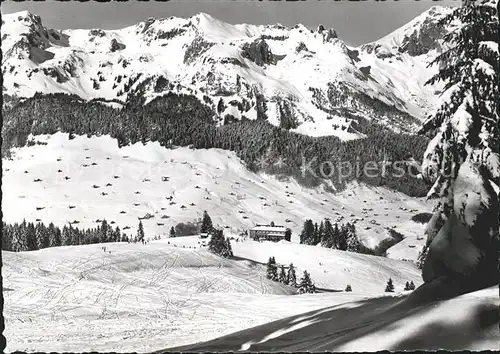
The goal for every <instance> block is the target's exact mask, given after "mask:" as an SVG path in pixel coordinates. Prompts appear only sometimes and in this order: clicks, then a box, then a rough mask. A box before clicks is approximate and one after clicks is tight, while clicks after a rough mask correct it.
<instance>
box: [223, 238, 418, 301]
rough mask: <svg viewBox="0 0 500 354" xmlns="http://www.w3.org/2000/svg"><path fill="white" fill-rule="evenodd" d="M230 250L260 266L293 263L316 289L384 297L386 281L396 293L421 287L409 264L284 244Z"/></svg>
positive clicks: (242, 245)
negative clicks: (272, 260)
mask: <svg viewBox="0 0 500 354" xmlns="http://www.w3.org/2000/svg"><path fill="white" fill-rule="evenodd" d="M232 248H233V251H234V253H235V255H237V256H239V257H243V258H247V259H252V260H255V261H258V262H261V263H266V262H267V260H268V259H269V257H275V259H276V262H277V263H278V264H279V265H281V264H283V265H285V266H288V265H289V264H290V263H293V265H294V266H295V267H296V268H297V274H298V275H300V276H302V273H303V271H304V270H307V271H308V272H309V273H310V274H311V278H312V280H313V281H314V283H315V284H316V286H317V287H318V288H323V289H334V290H344V289H345V287H346V285H347V284H349V285H351V287H352V289H353V291H354V292H356V293H361V294H371V295H374V294H378V295H383V294H384V290H385V285H386V284H387V280H388V279H389V277H390V278H392V280H393V281H394V286H395V287H396V291H402V290H403V289H404V287H405V284H406V282H407V281H413V282H414V283H415V285H416V286H419V285H420V284H421V283H422V280H421V275H420V270H418V269H417V268H416V266H415V264H414V263H412V262H404V261H399V260H394V259H388V258H384V257H377V256H369V255H365V254H358V253H352V252H345V251H339V250H332V249H327V248H323V247H320V246H308V245H300V244H296V243H290V242H286V241H283V242H280V243H274V242H263V243H260V242H256V241H246V242H235V243H234V244H232ZM368 279H369V280H368Z"/></svg>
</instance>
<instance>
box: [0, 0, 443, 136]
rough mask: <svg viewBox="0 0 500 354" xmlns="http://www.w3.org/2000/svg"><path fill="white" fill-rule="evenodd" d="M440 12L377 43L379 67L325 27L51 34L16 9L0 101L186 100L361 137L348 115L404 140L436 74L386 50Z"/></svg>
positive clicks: (231, 114)
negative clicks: (52, 97)
mask: <svg viewBox="0 0 500 354" xmlns="http://www.w3.org/2000/svg"><path fill="white" fill-rule="evenodd" d="M447 11H448V10H447V9H445V8H440V7H434V8H432V9H431V10H429V11H428V12H425V13H424V14H422V15H421V16H420V18H422V19H425V21H424V20H420V22H419V21H413V22H412V23H411V24H410V27H409V28H405V29H404V30H399V32H398V31H397V32H395V34H393V35H392V37H391V35H389V36H388V37H386V38H385V39H383V40H382V41H381V42H380V43H381V44H380V46H382V47H383V48H384V50H385V51H388V52H390V53H392V54H391V56H394V58H389V59H387V57H386V56H385V55H380V53H379V50H378V49H377V48H379V45H378V44H376V43H378V42H375V44H371V45H368V46H362V47H360V48H349V47H348V46H346V45H345V44H344V43H343V42H342V41H341V40H339V39H338V38H337V34H336V32H335V30H333V29H324V28H323V26H318V28H317V29H316V30H314V31H312V30H309V29H307V28H306V27H304V26H302V25H296V26H294V27H293V28H285V27H283V26H281V25H279V24H278V25H267V26H253V25H245V24H240V25H230V24H227V23H224V22H221V21H219V20H217V19H215V18H212V17H211V16H209V15H207V14H204V13H200V14H197V15H195V16H193V17H191V18H186V19H183V18H175V17H170V18H164V19H154V18H150V19H148V20H147V21H144V22H141V23H139V24H137V25H134V26H130V27H127V28H123V29H121V30H113V31H104V30H100V29H92V30H65V31H55V30H51V29H47V28H45V27H44V26H43V23H42V19H41V18H40V17H39V16H36V15H34V14H31V13H28V12H26V11H23V12H19V13H14V14H8V15H5V16H3V21H2V33H3V37H2V51H3V53H4V57H3V61H2V69H3V73H4V94H8V95H11V96H21V97H30V96H33V95H34V94H35V93H36V92H38V91H39V92H43V93H44V94H47V93H54V92H64V93H73V94H76V95H78V96H80V97H82V98H84V99H92V98H105V99H108V100H111V99H115V100H119V101H123V102H124V101H129V100H131V99H140V100H144V102H149V101H150V100H151V99H153V98H154V97H157V96H159V95H164V94H166V93H167V92H175V93H186V94H193V95H195V96H196V97H198V99H199V100H200V101H201V102H205V103H207V104H209V105H210V106H211V107H212V109H213V111H214V113H215V112H216V115H217V120H218V121H219V122H220V123H221V124H222V123H223V122H224V121H227V120H231V119H241V118H243V117H246V118H249V119H267V120H268V121H269V122H271V123H272V124H274V125H277V126H280V127H283V128H286V129H291V130H293V131H296V132H299V133H302V134H306V135H311V136H323V135H336V136H339V137H340V138H342V139H353V138H359V137H362V134H360V133H358V132H357V131H356V129H355V128H354V127H353V125H352V123H353V122H354V123H355V121H356V118H355V116H353V114H355V115H357V116H362V117H363V118H365V119H368V120H373V121H376V122H378V123H380V124H383V125H387V126H389V127H391V128H392V129H394V130H396V131H405V132H408V131H413V130H414V129H415V128H416V127H417V126H418V125H419V122H420V120H421V119H423V118H425V113H426V112H427V111H428V110H429V109H432V107H433V106H434V102H433V101H432V99H431V98H430V97H431V96H432V94H433V89H432V88H428V87H424V86H423V83H424V82H425V80H426V79H428V78H429V77H430V75H431V74H432V73H433V70H435V68H434V69H430V70H427V69H424V67H425V65H426V63H427V62H428V61H429V59H430V58H432V57H433V56H434V55H435V53H434V52H432V51H430V52H426V53H422V54H421V55H419V56H414V53H413V52H412V51H411V50H410V49H411V48H410V49H408V50H406V49H405V50H400V49H401V47H399V48H398V49H395V48H394V47H391V46H388V45H385V43H386V42H387V41H389V40H388V39H387V38H393V40H396V39H398V38H399V37H401V33H402V31H403V32H404V33H411V31H416V32H419V31H420V28H421V27H422V26H423V25H424V24H425V25H427V24H428V22H431V23H435V21H436V20H437V19H438V18H439V17H440V16H442V15H443V14H445V13H446V12H447ZM433 34H435V35H436V36H437V37H439V36H441V35H442V34H443V31H437V32H436V33H433ZM438 47H439V46H436V48H438ZM373 48H376V49H373ZM433 48H434V47H433ZM400 52H401V53H400ZM409 78H410V79H409Z"/></svg>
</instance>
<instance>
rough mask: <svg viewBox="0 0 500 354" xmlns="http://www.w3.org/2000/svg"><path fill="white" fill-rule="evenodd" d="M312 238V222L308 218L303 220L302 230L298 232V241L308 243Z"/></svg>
mask: <svg viewBox="0 0 500 354" xmlns="http://www.w3.org/2000/svg"><path fill="white" fill-rule="evenodd" d="M313 238H314V224H313V222H312V220H310V219H308V220H306V221H305V222H304V226H303V228H302V232H301V233H300V243H301V244H304V245H310V244H311V243H312V240H313Z"/></svg>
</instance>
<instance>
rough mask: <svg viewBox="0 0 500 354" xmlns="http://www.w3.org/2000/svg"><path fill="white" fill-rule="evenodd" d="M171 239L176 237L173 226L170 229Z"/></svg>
mask: <svg viewBox="0 0 500 354" xmlns="http://www.w3.org/2000/svg"><path fill="white" fill-rule="evenodd" d="M170 237H175V229H174V227H173V226H172V227H171V228H170Z"/></svg>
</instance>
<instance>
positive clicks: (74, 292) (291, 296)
mask: <svg viewBox="0 0 500 354" xmlns="http://www.w3.org/2000/svg"><path fill="white" fill-rule="evenodd" d="M233 245H234V247H233V249H234V253H235V256H236V257H237V258H236V259H234V260H226V259H223V258H220V257H218V256H215V255H213V254H212V253H210V252H209V251H208V250H207V249H206V248H200V247H199V246H198V238H197V237H196V236H195V237H180V238H174V239H165V240H158V241H151V242H150V243H149V244H147V245H142V244H128V243H108V244H95V245H86V246H69V247H56V248H48V249H44V250H40V251H31V252H19V253H12V252H3V280H4V283H3V286H4V299H5V307H4V316H5V326H6V329H5V332H4V335H5V337H6V338H7V351H8V352H12V351H15V350H21V351H57V352H62V351H73V352H79V351H80V352H83V351H93V350H95V351H118V352H135V351H138V352H147V351H152V350H160V349H163V348H167V347H172V346H179V345H186V344H191V343H196V342H199V341H206V340H210V339H213V338H216V337H219V336H222V335H226V334H230V333H233V332H236V331H239V330H242V329H246V328H250V327H253V326H257V325H262V324H265V323H268V322H271V321H274V320H278V319H281V318H285V317H288V316H292V315H299V314H301V313H304V312H308V311H312V310H319V309H321V308H323V307H327V306H335V305H340V304H344V303H347V302H353V301H358V300H363V299H367V298H370V297H374V296H384V293H383V288H384V285H385V281H387V279H388V278H389V276H391V277H393V280H394V282H395V285H396V291H399V290H401V286H400V285H401V284H404V282H405V281H407V280H413V281H414V282H415V283H416V284H417V283H418V282H419V278H418V272H417V271H416V270H415V268H414V267H412V266H411V264H410V263H408V262H401V261H395V260H388V259H384V258H381V257H372V256H364V255H353V254H350V253H347V252H341V251H334V250H324V249H320V248H318V247H309V246H303V245H298V244H289V245H284V244H273V245H271V244H269V243H259V242H254V241H242V242H233ZM103 246H104V247H106V252H104V251H103V249H102V247H103ZM267 249H270V250H272V253H273V254H275V256H276V258H277V261H278V262H279V261H280V260H285V259H288V258H287V257H291V256H294V257H295V256H297V259H294V262H295V263H297V265H298V270H297V275H298V277H299V276H300V271H301V270H302V269H307V270H308V271H310V272H311V276H312V278H313V280H317V284H318V285H322V286H328V285H330V284H333V285H335V288H339V287H340V285H342V286H344V283H345V282H347V281H348V280H349V283H350V284H351V285H352V288H353V292H350V293H344V292H324V293H317V294H307V295H297V294H296V290H295V289H294V288H291V287H288V286H285V285H282V284H279V283H277V282H272V281H270V280H267V279H266V277H265V266H263V265H260V264H259V263H258V262H259V261H260V260H261V259H262V258H264V256H263V255H264V254H266V253H265V250H267ZM110 251H111V253H109V252H110ZM280 251H281V253H278V252H280ZM266 256H267V254H266ZM299 256H300V259H298V257H299ZM244 257H248V258H249V259H248V260H247V259H243V258H244ZM318 259H321V260H322V262H324V265H323V267H322V268H321V269H326V270H327V273H323V272H322V271H320V269H319V268H318V267H317V266H316V265H317V260H318ZM384 262H387V266H381V264H382V263H384ZM370 265H371V266H370ZM342 267H343V268H346V269H349V270H350V273H349V272H348V271H346V270H345V269H342ZM391 268H394V269H391ZM396 269H397V270H396ZM349 274H350V277H349ZM348 277H349V278H348ZM370 284H373V285H370ZM395 294H396V295H397V293H395ZM349 306H351V305H349ZM82 328H85V331H82Z"/></svg>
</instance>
